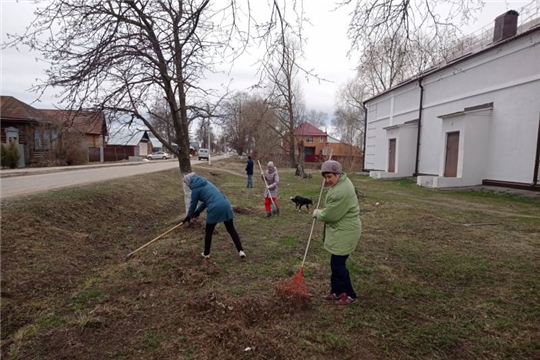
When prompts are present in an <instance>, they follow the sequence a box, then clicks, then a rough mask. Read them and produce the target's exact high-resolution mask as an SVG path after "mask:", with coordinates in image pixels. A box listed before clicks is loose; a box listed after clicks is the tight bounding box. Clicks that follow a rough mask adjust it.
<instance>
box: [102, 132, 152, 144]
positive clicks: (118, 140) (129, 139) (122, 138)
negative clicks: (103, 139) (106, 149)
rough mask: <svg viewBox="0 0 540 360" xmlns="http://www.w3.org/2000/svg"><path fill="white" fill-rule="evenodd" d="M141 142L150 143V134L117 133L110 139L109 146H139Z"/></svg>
mask: <svg viewBox="0 0 540 360" xmlns="http://www.w3.org/2000/svg"><path fill="white" fill-rule="evenodd" d="M141 141H150V138H149V136H148V133H147V132H146V131H145V130H135V131H133V132H129V131H126V132H122V133H116V134H115V135H114V136H111V137H110V138H109V140H108V141H107V145H120V146H137V145H139V143H140V142H141Z"/></svg>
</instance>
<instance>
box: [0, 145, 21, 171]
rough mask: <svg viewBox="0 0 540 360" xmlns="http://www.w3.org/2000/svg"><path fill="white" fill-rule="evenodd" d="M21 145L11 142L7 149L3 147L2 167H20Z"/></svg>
mask: <svg viewBox="0 0 540 360" xmlns="http://www.w3.org/2000/svg"><path fill="white" fill-rule="evenodd" d="M20 157H21V154H20V153H19V145H18V144H16V143H15V142H14V141H12V142H10V143H9V145H8V147H7V149H6V148H4V145H2V166H7V167H9V168H11V169H16V168H17V167H19V159H20Z"/></svg>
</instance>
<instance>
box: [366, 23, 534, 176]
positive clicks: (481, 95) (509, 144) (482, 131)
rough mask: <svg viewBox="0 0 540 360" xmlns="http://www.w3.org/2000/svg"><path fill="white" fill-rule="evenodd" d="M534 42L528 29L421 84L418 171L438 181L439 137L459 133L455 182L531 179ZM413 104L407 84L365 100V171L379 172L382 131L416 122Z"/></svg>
mask: <svg viewBox="0 0 540 360" xmlns="http://www.w3.org/2000/svg"><path fill="white" fill-rule="evenodd" d="M539 45H540V31H536V33H534V34H528V35H525V36H522V37H521V38H518V39H515V40H511V41H508V42H507V43H504V44H501V45H500V46H498V47H496V48H493V49H491V50H490V51H487V52H485V53H483V54H479V55H476V56H474V57H472V58H470V59H468V60H465V61H463V62H457V63H456V64H455V65H454V66H450V67H448V68H445V69H443V70H441V71H438V72H436V73H433V74H431V75H428V76H426V77H425V78H424V79H423V80H422V86H423V87H424V99H423V111H422V125H421V134H420V152H419V163H418V172H419V173H420V174H430V175H434V176H443V173H444V157H445V141H446V138H445V136H446V133H448V132H449V131H452V130H455V129H460V130H459V131H460V153H459V162H458V177H459V176H462V177H463V179H462V180H463V181H462V183H461V184H460V185H471V184H473V183H474V184H476V183H480V182H481V181H482V180H483V179H489V180H498V181H512V182H520V183H530V182H531V181H532V179H533V170H534V161H535V156H536V150H537V149H536V143H537V136H538V127H539V125H540V124H539V119H540V61H538V59H540V46H539ZM419 99H420V87H419V84H418V81H415V82H412V83H410V84H407V85H405V86H403V87H401V88H398V89H395V90H394V91H391V92H389V93H387V94H384V95H382V96H380V97H377V98H375V99H373V100H372V101H368V102H367V103H366V106H367V110H368V119H367V133H366V155H365V162H364V167H365V169H368V170H383V171H384V170H386V168H385V167H386V165H387V157H388V156H387V151H388V149H387V131H386V130H384V129H383V128H384V127H388V126H391V125H399V124H403V123H404V122H406V121H410V120H414V119H418V108H419ZM491 102H493V109H492V110H491V111H483V112H471V113H464V114H462V115H463V116H462V118H459V117H447V118H445V117H444V116H443V115H448V114H452V113H458V112H463V111H464V109H465V108H470V107H474V106H478V105H482V104H487V103H491ZM415 145H416V144H415ZM413 153H414V154H415V152H413ZM398 156H399V154H398ZM409 156H410V155H409ZM400 161H401V160H400ZM410 175H412V173H411V174H409V176H410Z"/></svg>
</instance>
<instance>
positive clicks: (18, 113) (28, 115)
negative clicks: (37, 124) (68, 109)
mask: <svg viewBox="0 0 540 360" xmlns="http://www.w3.org/2000/svg"><path fill="white" fill-rule="evenodd" d="M0 118H2V119H5V120H23V121H40V120H42V118H43V114H42V113H41V111H40V110H38V109H36V108H33V107H32V106H30V105H28V104H26V103H24V102H22V101H20V100H18V99H16V98H14V97H13V96H0Z"/></svg>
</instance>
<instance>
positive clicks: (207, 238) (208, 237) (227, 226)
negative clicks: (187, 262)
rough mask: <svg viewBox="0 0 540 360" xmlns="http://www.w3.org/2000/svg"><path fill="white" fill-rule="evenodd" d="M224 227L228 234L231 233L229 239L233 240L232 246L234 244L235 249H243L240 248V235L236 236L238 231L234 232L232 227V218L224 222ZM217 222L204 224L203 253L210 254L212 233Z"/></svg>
mask: <svg viewBox="0 0 540 360" xmlns="http://www.w3.org/2000/svg"><path fill="white" fill-rule="evenodd" d="M224 224H225V229H227V232H228V233H229V235H231V239H232V241H233V242H234V246H236V250H238V251H241V250H244V249H243V248H242V242H241V241H240V236H238V233H237V232H236V229H235V228H234V223H233V221H232V220H228V221H225V222H224ZM216 225H217V224H206V230H205V234H204V255H210V247H212V235H213V234H214V229H215V228H216Z"/></svg>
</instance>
